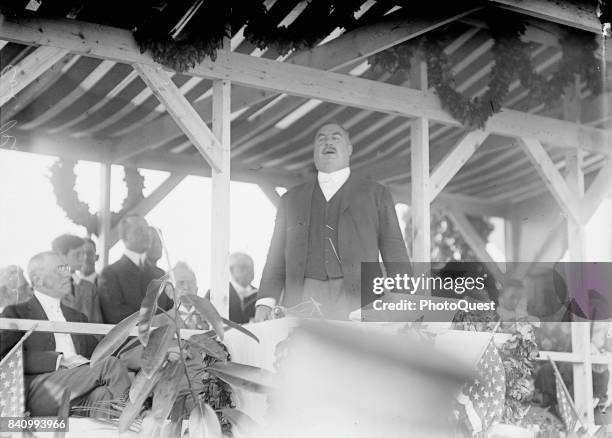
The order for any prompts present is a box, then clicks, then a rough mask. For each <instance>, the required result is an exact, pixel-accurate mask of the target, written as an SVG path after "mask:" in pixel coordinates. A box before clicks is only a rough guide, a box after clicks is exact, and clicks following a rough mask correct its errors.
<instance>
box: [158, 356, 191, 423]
mask: <svg viewBox="0 0 612 438" xmlns="http://www.w3.org/2000/svg"><path fill="white" fill-rule="evenodd" d="M183 373H184V367H183V363H182V362H179V361H172V362H169V363H168V364H167V365H166V366H165V367H164V369H163V370H162V375H161V378H160V381H159V383H158V384H157V385H156V386H155V389H154V390H153V408H152V410H153V415H154V416H155V418H157V419H158V420H165V419H166V418H167V417H168V415H169V414H170V411H171V410H172V406H174V402H175V400H176V396H177V395H178V393H179V383H180V381H181V377H182V376H183Z"/></svg>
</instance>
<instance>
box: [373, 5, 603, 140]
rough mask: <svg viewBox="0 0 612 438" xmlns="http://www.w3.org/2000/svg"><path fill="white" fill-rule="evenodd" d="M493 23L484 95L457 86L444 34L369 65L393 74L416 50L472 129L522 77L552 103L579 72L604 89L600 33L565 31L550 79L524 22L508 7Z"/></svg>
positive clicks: (535, 96) (447, 103)
mask: <svg viewBox="0 0 612 438" xmlns="http://www.w3.org/2000/svg"><path fill="white" fill-rule="evenodd" d="M488 25H489V26H488V27H489V29H490V33H491V37H492V39H493V48H492V53H493V66H492V68H491V72H490V81H489V85H488V88H487V90H486V91H485V93H484V94H483V95H482V96H481V97H474V98H471V99H470V98H467V97H465V96H463V95H462V94H461V93H459V92H458V91H457V90H455V89H454V88H453V82H454V78H453V74H452V72H451V65H450V62H449V59H448V57H447V56H446V54H445V53H444V48H445V46H446V41H445V39H444V38H443V37H441V36H440V35H444V34H445V32H446V31H447V30H448V27H445V28H443V29H442V31H441V33H436V34H434V35H429V34H428V35H425V36H424V37H422V38H420V39H419V40H414V41H409V42H407V43H404V44H402V45H399V46H396V47H393V48H391V49H389V50H387V51H385V52H382V53H379V54H376V55H374V56H372V57H370V63H371V64H372V65H373V66H374V67H375V68H378V69H383V70H386V71H389V72H391V73H395V72H398V71H401V72H408V71H409V70H410V64H411V62H412V60H413V59H414V58H415V55H416V54H417V53H420V56H421V59H423V60H424V61H425V62H426V63H427V68H428V81H429V85H430V86H431V87H433V88H434V89H435V90H436V92H437V94H438V96H439V97H440V101H441V103H442V107H443V108H444V109H445V110H446V111H448V112H449V113H450V114H451V115H452V116H453V117H454V118H455V119H457V120H458V121H459V122H461V123H462V124H463V125H464V126H466V127H468V128H470V129H477V128H482V127H484V125H485V123H486V121H487V120H488V119H489V117H491V116H492V115H493V114H495V113H498V112H499V111H500V110H501V108H502V105H503V103H504V101H505V99H506V97H507V95H508V92H509V91H510V84H511V82H512V81H513V80H514V79H515V78H518V79H519V80H520V82H521V84H522V85H523V87H525V88H526V89H527V90H528V91H529V93H530V94H529V97H530V101H531V102H537V103H544V104H545V105H550V104H552V103H554V102H555V101H557V100H558V99H559V98H561V97H562V96H563V94H564V92H565V88H566V87H567V86H568V85H571V84H572V83H574V80H575V77H576V76H577V75H579V76H580V77H581V78H582V79H583V80H584V81H585V82H586V86H587V88H588V89H589V90H591V92H592V93H593V94H598V93H600V92H601V88H602V83H601V79H600V73H599V68H600V67H599V61H598V60H597V58H595V51H596V50H597V49H598V43H597V41H596V39H595V38H596V37H595V36H594V35H592V34H588V33H587V32H578V31H566V32H565V34H564V35H563V37H562V38H560V41H559V43H560V45H561V50H562V59H561V61H560V63H559V65H558V68H557V70H556V71H555V73H553V74H552V75H551V76H550V77H549V78H546V77H544V76H543V75H541V74H539V73H537V72H536V71H535V70H534V68H533V65H532V62H531V57H530V49H531V48H532V45H531V44H530V43H526V42H523V41H521V37H522V36H523V35H524V34H525V30H526V28H525V25H524V24H523V23H522V22H520V21H518V20H516V19H515V18H513V17H511V16H508V15H506V13H504V12H503V11H497V10H495V11H491V14H489V19H488Z"/></svg>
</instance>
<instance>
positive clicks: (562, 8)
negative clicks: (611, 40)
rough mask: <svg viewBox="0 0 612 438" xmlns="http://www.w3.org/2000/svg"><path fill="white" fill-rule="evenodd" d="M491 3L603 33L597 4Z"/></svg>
mask: <svg viewBox="0 0 612 438" xmlns="http://www.w3.org/2000/svg"><path fill="white" fill-rule="evenodd" d="M489 2H490V3H493V4H496V5H498V6H501V7H503V8H506V9H509V10H512V11H516V12H520V13H522V14H526V15H530V16H532V17H536V18H542V19H544V20H546V21H552V22H554V23H559V24H563V25H564V26H569V27H575V28H578V29H582V30H586V31H589V32H594V33H598V34H600V33H601V23H600V22H599V20H598V19H597V14H596V11H595V7H596V6H595V2H593V3H591V4H587V3H585V2H581V3H579V2H573V1H563V2H560V1H555V0H529V1H525V0H489Z"/></svg>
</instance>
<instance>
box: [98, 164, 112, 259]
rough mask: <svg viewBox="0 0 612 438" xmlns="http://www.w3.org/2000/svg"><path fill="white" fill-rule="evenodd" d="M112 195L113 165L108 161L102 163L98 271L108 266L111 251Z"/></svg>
mask: <svg viewBox="0 0 612 438" xmlns="http://www.w3.org/2000/svg"><path fill="white" fill-rule="evenodd" d="M110 193H111V164H110V163H109V162H108V161H107V162H104V163H100V219H99V224H98V230H99V234H98V237H99V239H98V253H99V255H100V261H99V263H100V265H101V266H99V267H98V269H101V268H104V267H105V266H107V265H108V251H109V250H110V229H111V211H110Z"/></svg>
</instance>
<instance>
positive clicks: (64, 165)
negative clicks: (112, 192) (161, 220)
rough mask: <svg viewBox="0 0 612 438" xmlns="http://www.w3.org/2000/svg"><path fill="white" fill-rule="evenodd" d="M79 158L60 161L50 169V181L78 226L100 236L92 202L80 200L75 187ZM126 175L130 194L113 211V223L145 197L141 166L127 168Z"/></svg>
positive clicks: (56, 194)
mask: <svg viewBox="0 0 612 438" xmlns="http://www.w3.org/2000/svg"><path fill="white" fill-rule="evenodd" d="M75 165H76V161H71V160H64V159H60V160H57V161H56V162H55V163H53V165H52V166H51V168H50V171H51V174H50V175H49V180H50V181H51V184H52V185H53V193H55V198H56V199H57V205H59V207H60V208H61V209H62V210H64V212H65V213H66V216H68V219H70V220H71V221H72V222H73V223H75V224H76V225H81V226H83V227H85V229H86V230H87V233H88V234H95V235H98V219H99V214H92V213H91V212H90V210H89V205H88V204H87V203H85V202H83V201H81V200H80V199H79V195H78V193H77V192H76V190H75V189H74V186H75V183H76V175H75V173H74V166H75ZM123 169H124V172H125V177H124V178H123V180H124V181H125V184H126V186H127V196H126V198H125V199H124V200H123V203H122V204H121V210H120V211H119V212H112V213H111V226H114V225H115V224H116V223H117V222H118V221H119V219H120V218H121V217H122V216H123V215H124V214H125V213H126V212H127V211H128V210H129V209H130V208H132V207H133V206H134V205H136V204H137V203H138V202H140V201H141V200H142V199H144V196H143V194H142V191H143V189H144V177H143V176H142V175H141V174H140V172H138V169H135V168H128V167H124V168H123Z"/></svg>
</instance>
